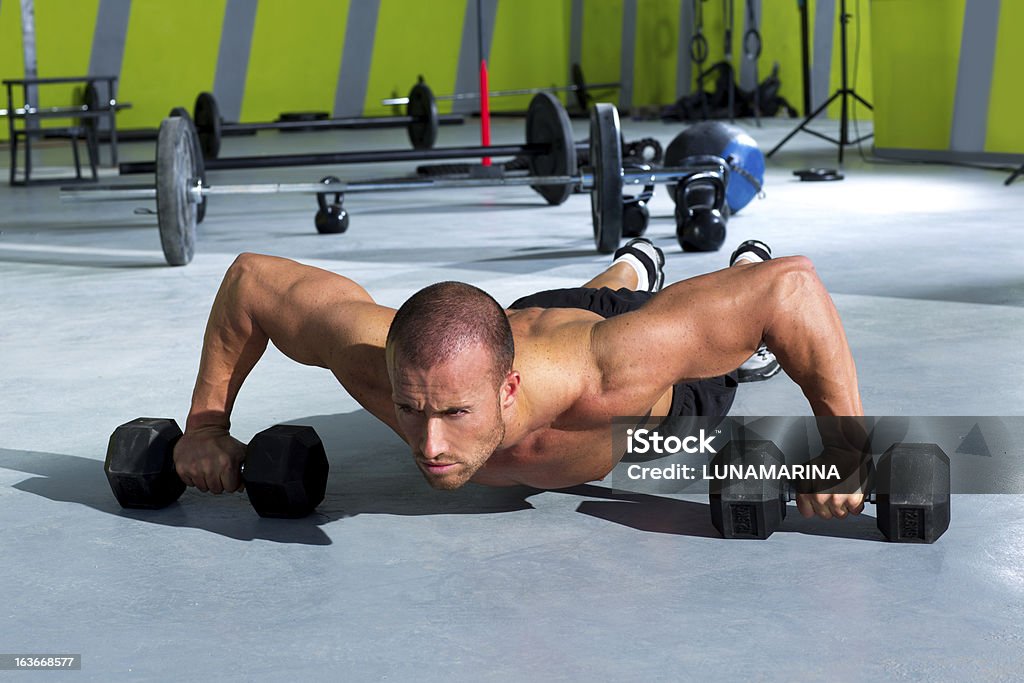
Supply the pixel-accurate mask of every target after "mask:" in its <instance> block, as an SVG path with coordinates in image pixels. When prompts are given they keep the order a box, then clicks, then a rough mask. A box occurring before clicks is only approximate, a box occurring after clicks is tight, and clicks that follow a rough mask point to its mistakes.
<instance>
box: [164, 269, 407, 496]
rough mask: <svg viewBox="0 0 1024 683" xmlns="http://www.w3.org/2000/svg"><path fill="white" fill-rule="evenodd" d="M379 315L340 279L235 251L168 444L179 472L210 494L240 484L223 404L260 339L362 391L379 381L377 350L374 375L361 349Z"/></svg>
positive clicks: (378, 325) (236, 447) (368, 347)
mask: <svg viewBox="0 0 1024 683" xmlns="http://www.w3.org/2000/svg"><path fill="white" fill-rule="evenodd" d="M389 319H390V318H389V309H385V308H383V307H381V306H378V305H377V304H375V303H374V302H373V299H372V298H370V296H369V294H367V293H366V291H365V290H364V289H363V288H362V287H360V286H359V285H357V284H356V283H355V282H353V281H352V280H349V279H348V278H345V277H342V276H340V275H337V274H335V273H330V272H328V271H324V270H320V269H318V268H313V267H310V266H304V265H301V264H298V263H296V262H294V261H289V260H286V259H279V258H274V257H270V256H259V255H255V254H242V255H241V256H239V257H238V258H237V259H236V260H235V262H234V263H233V264H232V265H231V267H230V268H229V269H228V271H227V273H226V274H225V276H224V280H223V282H222V283H221V286H220V290H219V291H218V292H217V296H216V298H215V299H214V303H213V307H212V309H211V311H210V318H209V321H208V322H207V327H206V334H205V336H204V339H203V349H202V355H201V357H200V362H199V373H198V376H197V378H196V384H195V389H194V391H193V394H192V405H191V408H190V410H189V414H188V418H187V420H186V422H185V436H184V437H182V439H181V441H180V442H179V444H178V446H177V447H176V448H175V464H176V467H177V471H178V474H179V475H180V476H181V478H182V480H183V481H185V483H186V484H189V485H194V486H196V487H198V488H199V489H201V490H204V491H205V490H210V491H213V492H214V493H220V492H221V491H225V490H226V491H235V490H239V489H240V488H241V483H240V479H239V476H238V472H239V467H240V464H241V461H242V458H243V457H244V447H243V446H242V445H241V444H240V443H239V442H237V441H235V440H234V439H232V438H231V437H230V436H229V434H228V430H229V429H230V425H231V420H230V418H231V410H232V407H233V406H234V402H235V398H236V397H237V395H238V391H239V389H241V386H242V383H243V382H244V381H245V378H246V377H247V376H248V375H249V373H250V372H251V371H252V369H253V367H254V366H255V365H256V363H257V361H259V359H260V358H261V357H262V355H263V353H264V351H265V350H266V348H267V343H268V342H272V343H273V344H274V346H276V347H277V348H278V349H279V350H280V351H281V352H282V353H283V354H285V355H286V356H288V357H289V358H291V359H292V360H294V361H296V362H298V363H302V364H304V365H314V366H319V367H324V368H330V369H331V370H332V371H333V372H334V373H335V375H336V376H337V377H338V379H339V380H340V381H342V383H343V384H345V385H346V386H349V385H351V387H350V389H351V390H352V391H353V393H354V394H359V393H368V391H367V390H368V385H369V384H373V383H374V382H378V383H379V381H380V377H379V375H380V370H383V355H381V356H380V361H381V362H380V363H379V365H380V368H379V370H378V371H377V372H376V373H375V372H374V368H373V366H374V365H378V364H375V363H373V362H372V360H371V359H370V358H367V357H366V356H368V355H369V356H373V355H374V350H375V349H380V353H381V354H382V350H383V346H384V340H385V338H386V335H387V325H388V324H389V322H388V321H389ZM382 335H383V336H382ZM368 361H369V362H368ZM384 379H385V380H386V375H385V376H384ZM346 380H348V381H346ZM356 398H357V399H359V398H360V397H359V396H358V395H357V396H356Z"/></svg>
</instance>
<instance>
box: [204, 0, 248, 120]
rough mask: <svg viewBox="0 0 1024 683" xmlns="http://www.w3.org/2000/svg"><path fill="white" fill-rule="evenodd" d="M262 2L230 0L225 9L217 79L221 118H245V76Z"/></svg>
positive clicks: (216, 87)
mask: <svg viewBox="0 0 1024 683" xmlns="http://www.w3.org/2000/svg"><path fill="white" fill-rule="evenodd" d="M257 2H258V0H228V2H227V5H226V6H225V8H224V25H223V26H222V27H221V30H220V47H219V48H218V50H217V71H216V73H215V74H214V77H213V94H214V95H215V96H216V97H217V104H218V106H219V108H220V114H221V116H222V117H223V118H224V119H226V120H228V121H237V120H238V118H239V117H240V116H241V115H242V99H243V98H244V97H245V80H246V79H245V77H246V74H247V73H248V70H249V52H250V50H251V48H252V34H253V28H254V27H255V25H256V5H257Z"/></svg>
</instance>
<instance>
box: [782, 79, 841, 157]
mask: <svg viewBox="0 0 1024 683" xmlns="http://www.w3.org/2000/svg"><path fill="white" fill-rule="evenodd" d="M839 95H840V91H838V90H837V91H835V92H834V93H832V97H830V98H828V99H827V100H825V103H824V104H822V105H821V106H820V107H818V108H817V109H815V110H814V111H813V112H811V113H810V114H808V115H807V118H805V119H804V120H803V121H802V122H801V123H800V125H799V126H797V127H796V128H794V129H793V130H791V131H789V135H787V136H786V137H784V138H782V141H781V142H779V144H777V145H775V146H774V147H772V150H771V151H770V152H768V154H766V155H765V156H766V157H770V156H771V155H773V154H775V153H776V152H777V151H779V148H780V147H782V146H783V145H784V144H786V143H787V142H789V139H790V138H792V137H793V136H794V135H796V134H797V133H799V132H800V131H802V130H803V129H804V128H806V127H807V124H809V123H810V122H811V120H812V119H814V117H816V116H817V115H818V114H820V113H821V112H823V111H825V110H826V109H828V105H830V104H832V102H833V101H834V100H835V99H836V98H837V97H839Z"/></svg>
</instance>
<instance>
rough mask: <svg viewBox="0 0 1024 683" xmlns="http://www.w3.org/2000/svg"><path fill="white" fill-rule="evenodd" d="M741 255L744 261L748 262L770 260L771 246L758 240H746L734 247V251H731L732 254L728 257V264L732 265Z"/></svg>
mask: <svg viewBox="0 0 1024 683" xmlns="http://www.w3.org/2000/svg"><path fill="white" fill-rule="evenodd" d="M741 256H742V257H743V260H744V261H749V262H750V263H761V262H762V261H771V260H772V248H771V247H769V246H768V245H767V244H765V243H764V242H761V241H759V240H747V241H746V242H744V243H743V244H741V245H740V246H738V247H736V251H734V252H732V256H730V257H729V265H730V266H732V265H733V264H735V263H736V260H737V259H739V258H740V257H741Z"/></svg>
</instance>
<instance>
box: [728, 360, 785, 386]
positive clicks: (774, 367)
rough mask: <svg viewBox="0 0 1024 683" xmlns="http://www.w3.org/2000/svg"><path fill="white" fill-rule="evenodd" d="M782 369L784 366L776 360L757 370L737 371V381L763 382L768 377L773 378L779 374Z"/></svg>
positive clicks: (741, 382)
mask: <svg viewBox="0 0 1024 683" xmlns="http://www.w3.org/2000/svg"><path fill="white" fill-rule="evenodd" d="M781 370H782V366H781V365H779V361H774V362H772V363H770V364H768V365H767V366H765V367H763V368H758V369H757V370H748V371H746V372H744V371H743V370H739V371H738V372H737V373H736V381H737V382H738V383H740V384H746V383H748V382H763V381H765V380H766V379H771V378H772V377H774V376H775V375H777V374H779V372H780V371H781Z"/></svg>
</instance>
